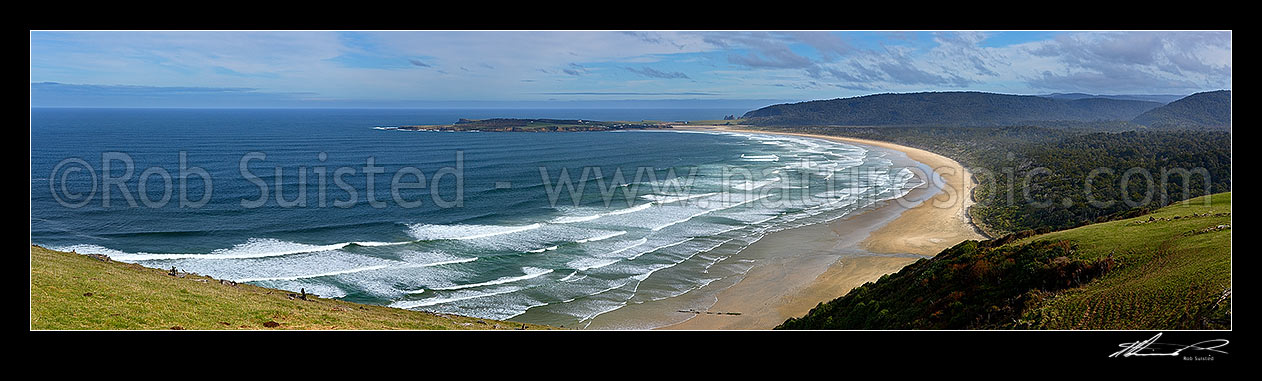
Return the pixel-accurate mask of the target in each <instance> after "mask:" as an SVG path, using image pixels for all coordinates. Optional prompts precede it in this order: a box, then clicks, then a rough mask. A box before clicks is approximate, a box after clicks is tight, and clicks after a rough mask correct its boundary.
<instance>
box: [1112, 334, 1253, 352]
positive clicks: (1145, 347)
mask: <svg viewBox="0 0 1262 381" xmlns="http://www.w3.org/2000/svg"><path fill="white" fill-rule="evenodd" d="M1159 338H1161V334H1160V333H1158V334H1157V336H1153V337H1152V338H1151V339H1148V340H1144V341H1136V342H1133V343H1122V344H1118V346H1119V347H1122V350H1120V351H1117V352H1113V354H1111V355H1109V357H1118V356H1121V357H1131V356H1179V355H1181V354H1182V353H1183V352H1184V351H1188V350H1194V351H1210V352H1218V353H1222V354H1227V352H1225V351H1222V350H1219V349H1218V348H1222V347H1224V346H1227V344H1228V343H1229V341H1227V340H1226V339H1212V340H1205V341H1201V342H1198V343H1195V344H1188V345H1182V344H1168V343H1158V342H1157V339H1159ZM1163 350H1164V351H1165V352H1162V351H1163Z"/></svg>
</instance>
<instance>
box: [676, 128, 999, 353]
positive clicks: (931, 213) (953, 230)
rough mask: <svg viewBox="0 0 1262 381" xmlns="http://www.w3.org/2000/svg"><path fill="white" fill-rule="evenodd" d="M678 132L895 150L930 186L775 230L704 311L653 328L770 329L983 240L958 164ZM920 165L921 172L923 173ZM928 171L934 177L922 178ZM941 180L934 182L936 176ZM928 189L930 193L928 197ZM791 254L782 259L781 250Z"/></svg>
mask: <svg viewBox="0 0 1262 381" xmlns="http://www.w3.org/2000/svg"><path fill="white" fill-rule="evenodd" d="M675 128H678V129H681V130H701V131H706V130H709V131H732V132H743V133H763V134H778V135H793V136H802V137H810V138H817V139H825V140H831V141H838V142H844V143H853V144H860V145H865V146H870V147H878V148H882V149H886V150H891V151H896V152H900V153H902V154H903V155H905V156H906V159H907V160H910V161H913V162H915V163H918V164H919V165H917V166H918V167H920V168H921V169H922V170H921V171H913V172H915V174H916V176H917V177H920V178H921V179H922V180H924V181H926V182H927V183H930V186H928V187H923V188H916V189H913V190H912V191H911V192H909V193H908V194H907V195H905V196H903V197H900V198H898V199H894V200H887V201H882V202H879V203H877V204H876V205H874V206H873V207H869V208H868V209H867V210H865V211H862V212H859V213H856V214H855V215H852V216H849V217H846V218H841V219H837V220H834V221H831V222H827V223H820V224H814V225H807V226H802V227H797V228H793V229H787V230H782V231H779V232H775V233H772V234H769V235H767V236H766V237H763V238H762V239H761V240H759V241H758V242H755V243H754V244H753V245H750V246H749V247H747V248H745V250H744V251H750V252H751V254H752V255H754V256H759V257H763V258H764V259H765V261H764V263H763V264H761V265H759V266H756V267H754V268H753V269H751V270H750V271H749V272H748V273H746V274H745V275H744V277H743V278H742V279H741V280H739V281H737V282H736V283H735V284H733V285H732V286H730V287H728V288H726V289H724V290H722V291H720V292H718V294H717V295H716V296H715V297H714V303H713V304H712V305H711V306H710V308H709V310H707V311H703V312H710V311H718V312H728V311H737V312H740V313H741V314H740V315H729V314H724V313H697V314H695V316H693V317H691V318H688V319H687V320H684V321H683V322H680V323H675V324H671V325H666V326H662V327H657V328H656V329H677V330H715V329H771V328H774V327H776V326H778V325H779V324H781V323H783V322H784V321H785V320H786V319H788V318H790V317H799V316H802V315H805V314H806V313H807V312H809V311H810V310H811V309H812V308H814V307H815V306H816V305H818V304H819V303H823V302H827V301H830V300H833V299H836V298H839V297H841V296H843V295H845V294H846V293H848V292H850V290H852V289H854V288H855V287H858V286H861V285H863V284H864V283H867V282H874V281H876V280H878V279H880V278H881V277H882V276H884V275H886V274H891V273H895V272H898V271H899V270H900V269H902V268H903V267H904V266H906V265H909V264H911V263H913V262H915V261H916V260H919V259H920V258H930V257H932V256H933V255H935V254H937V253H939V252H941V251H942V250H944V249H946V248H949V247H951V246H954V245H956V244H958V243H960V242H962V241H964V240H968V239H985V237H984V236H982V235H981V234H979V233H978V229H977V227H976V226H975V225H973V222H972V219H971V218H970V217H969V214H968V208H969V207H970V206H971V205H972V203H973V202H972V197H971V194H972V189H973V187H974V185H975V184H973V181H972V175H971V174H970V173H969V172H968V171H967V170H966V169H965V168H964V167H963V166H962V165H960V164H959V163H957V162H955V161H954V160H951V159H950V158H947V157H945V156H942V155H938V154H935V153H932V152H929V151H925V150H921V149H917V148H911V147H905V146H900V145H897V144H893V143H889V142H882V141H875V140H867V139H857V138H845V137H838V136H827V135H816V134H802V133H791V132H774V131H759V130H744V129H739V128H729V127H724V126H675ZM925 167H927V168H925ZM928 170H932V171H933V172H934V173H935V174H936V176H929V178H926V176H925V175H926V174H927V172H928ZM939 178H940V179H941V180H942V181H941V182H939V181H937V179H939ZM931 191H932V193H930V192H931ZM786 246H787V247H790V248H792V249H794V250H790V251H795V252H799V253H793V254H788V255H785V254H783V253H782V252H783V251H785V250H784V248H785V247H786Z"/></svg>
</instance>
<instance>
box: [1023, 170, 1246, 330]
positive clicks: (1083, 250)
mask: <svg viewBox="0 0 1262 381" xmlns="http://www.w3.org/2000/svg"><path fill="white" fill-rule="evenodd" d="M1205 200H1209V201H1210V204H1209V205H1206V204H1205V202H1204V201H1205ZM1230 212H1231V193H1230V192H1227V193H1219V194H1215V195H1210V196H1205V197H1198V198H1195V199H1191V200H1187V201H1185V202H1179V203H1175V204H1173V205H1170V206H1167V207H1165V208H1162V209H1160V210H1158V211H1156V212H1154V213H1152V214H1148V215H1144V216H1140V217H1136V218H1131V219H1126V220H1120V221H1111V222H1106V223H1100V224H1093V225H1087V226H1083V227H1079V228H1075V229H1069V230H1063V231H1058V232H1052V233H1048V234H1044V235H1041V236H1035V237H1030V238H1027V239H1025V240H1024V241H1025V242H1030V241H1038V240H1049V241H1050V240H1069V241H1073V242H1075V243H1077V244H1078V249H1079V256H1080V257H1082V258H1086V259H1095V258H1102V257H1106V256H1108V255H1110V254H1111V255H1113V258H1114V259H1115V260H1117V261H1118V263H1119V264H1120V265H1121V266H1120V267H1119V268H1118V269H1117V270H1116V271H1114V272H1112V273H1110V274H1108V275H1107V276H1105V277H1103V278H1101V279H1099V280H1096V281H1094V282H1091V283H1088V284H1087V285H1085V286H1083V287H1078V288H1074V289H1070V290H1066V291H1064V292H1061V293H1059V294H1058V295H1055V297H1053V298H1050V299H1048V300H1045V301H1044V303H1042V304H1041V305H1040V306H1038V307H1036V308H1034V309H1032V310H1031V311H1030V312H1029V313H1027V316H1026V317H1027V318H1028V319H1031V320H1036V321H1038V322H1039V324H1038V325H1039V326H1041V327H1043V328H1050V329H1078V328H1107V329H1152V328H1177V329H1195V328H1201V327H1202V324H1201V323H1202V322H1197V321H1193V320H1194V319H1192V318H1191V317H1192V316H1197V315H1199V314H1201V313H1202V312H1205V310H1206V309H1207V308H1209V307H1210V306H1211V305H1213V304H1214V303H1215V302H1217V301H1218V299H1219V298H1220V297H1222V296H1223V293H1224V290H1230V288H1231V229H1224V230H1219V231H1214V232H1208V233H1200V234H1194V233H1193V234H1189V232H1193V231H1198V230H1201V229H1205V228H1208V227H1215V226H1218V225H1230V224H1231V215H1230V214H1228V215H1220V216H1214V215H1216V214H1225V213H1230ZM1194 214H1200V215H1204V214H1209V215H1210V216H1206V217H1196V216H1193V215H1194ZM1174 217H1179V219H1173V218H1174ZM1149 218H1153V219H1156V221H1155V222H1150V223H1143V222H1145V221H1148V219H1149ZM1162 219H1169V220H1166V221H1163V220H1162ZM1230 303H1231V299H1230V297H1227V298H1226V300H1224V301H1222V303H1219V306H1218V308H1216V309H1215V311H1216V312H1218V313H1216V314H1211V315H1216V317H1218V318H1222V317H1225V316H1224V315H1225V313H1226V312H1227V311H1229V310H1230ZM1213 326H1214V325H1210V327H1213Z"/></svg>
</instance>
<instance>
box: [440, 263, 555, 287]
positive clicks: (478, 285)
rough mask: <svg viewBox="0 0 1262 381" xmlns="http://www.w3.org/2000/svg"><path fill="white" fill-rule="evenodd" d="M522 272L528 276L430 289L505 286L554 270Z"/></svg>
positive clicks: (523, 270)
mask: <svg viewBox="0 0 1262 381" xmlns="http://www.w3.org/2000/svg"><path fill="white" fill-rule="evenodd" d="M521 271H522V272H524V273H526V275H521V276H511V277H503V278H499V279H495V280H490V281H486V282H481V283H472V284H462V285H457V286H451V287H433V288H430V289H431V290H436V291H450V290H462V289H466V288H474V287H483V286H493V285H497V284H504V283H511V282H517V281H523V280H527V279H534V278H537V277H540V276H543V275H547V274H551V273H552V271H554V270H552V269H541V268H535V267H523V268H522V269H521Z"/></svg>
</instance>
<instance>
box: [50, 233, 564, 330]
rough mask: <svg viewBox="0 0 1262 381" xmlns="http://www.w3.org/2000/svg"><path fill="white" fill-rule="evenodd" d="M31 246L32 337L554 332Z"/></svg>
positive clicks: (509, 323)
mask: <svg viewBox="0 0 1262 381" xmlns="http://www.w3.org/2000/svg"><path fill="white" fill-rule="evenodd" d="M290 294H292V292H289V291H283V290H276V289H270V288H264V287H258V286H253V285H249V284H243V283H239V284H224V283H220V281H219V280H217V279H212V278H210V277H206V276H201V275H195V274H187V275H185V276H183V277H177V276H171V275H168V274H167V271H165V270H158V269H152V268H147V267H143V266H140V265H137V264H131V263H122V262H115V261H104V260H101V259H98V258H94V257H90V256H87V255H79V254H73V253H66V252H60V251H54V250H49V249H45V248H43V247H39V246H35V245H32V246H31V329H36V330H45V329H55V330H62V329H66V330H70V329H107V330H108V329H141V330H158V329H162V330H167V329H196V330H210V329H244V330H271V329H305V330H324V329H358V330H385V329H424V330H450V329H522V328H525V329H550V327H546V326H539V325H532V324H524V325H523V324H522V323H513V322H504V321H495V320H487V319H477V318H470V317H463V316H453V315H444V314H434V313H428V312H420V311H410V310H402V309H397V308H389V307H383V306H374V305H365V304H357V303H350V302H345V301H340V300H334V299H325V298H318V297H314V296H308V297H307V300H303V299H301V298H292V297H290Z"/></svg>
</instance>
